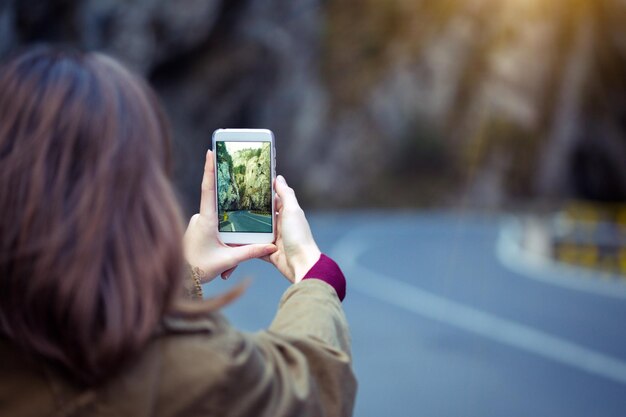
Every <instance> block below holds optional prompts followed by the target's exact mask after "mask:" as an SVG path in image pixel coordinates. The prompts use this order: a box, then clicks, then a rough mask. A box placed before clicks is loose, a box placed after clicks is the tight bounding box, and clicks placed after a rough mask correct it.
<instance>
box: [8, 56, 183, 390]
mask: <svg viewBox="0 0 626 417" xmlns="http://www.w3.org/2000/svg"><path fill="white" fill-rule="evenodd" d="M169 146H170V134H169V128H168V125H167V121H166V119H165V117H164V115H163V112H162V111H161V109H160V106H159V103H158V102H157V100H156V98H155V95H154V94H153V93H152V91H151V90H150V88H148V87H147V86H146V85H145V83H144V82H143V81H142V80H141V79H140V78H139V77H137V76H135V75H133V74H131V73H130V72H129V71H127V70H126V69H124V68H123V67H122V66H121V65H119V64H118V63H117V62H115V61H114V60H113V59H111V58H108V57H106V56H104V55H102V54H98V53H82V52H78V51H73V50H65V49H59V48H51V47H36V48H34V49H30V50H27V51H25V52H23V53H21V54H19V55H17V56H15V57H14V58H12V59H11V60H9V61H8V62H7V63H6V64H5V65H4V66H3V67H2V68H1V69H0V210H1V212H2V216H0V334H3V335H4V336H5V337H7V338H8V339H10V340H12V341H13V342H14V343H16V344H17V345H18V346H20V347H21V348H23V349H27V350H28V351H31V352H33V353H35V354H37V355H39V356H43V357H45V358H46V359H48V360H50V361H53V362H55V363H57V364H60V365H61V366H62V367H63V368H65V369H66V370H68V371H69V372H70V373H71V374H72V375H73V376H74V377H76V378H77V379H78V380H79V381H81V382H82V383H84V384H95V383H98V382H100V381H102V380H103V379H104V378H105V377H107V376H109V375H110V374H111V373H112V372H114V371H115V370H116V369H119V367H120V366H121V365H122V364H123V362H124V361H126V360H127V359H128V358H129V357H131V356H132V355H133V354H134V353H136V352H137V351H138V350H139V349H140V348H141V347H142V346H143V345H144V344H145V343H146V341H147V340H148V339H149V337H150V336H151V334H153V332H154V330H155V327H156V326H157V324H158V322H159V321H160V319H161V317H162V316H163V314H164V313H166V312H167V310H168V309H169V308H170V307H171V306H172V305H173V304H174V301H175V298H176V297H177V296H178V294H179V288H180V287H181V283H180V280H181V276H182V272H183V265H184V260H183V255H182V230H183V229H182V222H181V219H182V217H181V215H180V210H179V206H178V202H177V201H176V198H175V195H174V192H173V190H172V187H171V185H170V181H169V178H168V170H169V169H170V165H171V163H170V160H169V158H170V151H169Z"/></svg>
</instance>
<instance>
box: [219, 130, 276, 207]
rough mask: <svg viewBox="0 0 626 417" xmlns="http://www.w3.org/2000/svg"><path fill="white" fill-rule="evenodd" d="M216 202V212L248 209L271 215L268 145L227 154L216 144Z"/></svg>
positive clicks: (221, 146) (221, 144) (223, 148)
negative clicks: (217, 204) (217, 208)
mask: <svg viewBox="0 0 626 417" xmlns="http://www.w3.org/2000/svg"><path fill="white" fill-rule="evenodd" d="M217 147H218V148H217V153H218V166H217V182H218V203H219V210H220V213H221V212H223V211H232V210H252V211H256V212H263V213H271V210H272V193H271V185H270V181H271V159H270V158H271V156H270V155H271V153H270V146H269V143H267V144H263V146H262V147H261V148H257V149H241V150H239V151H235V152H232V153H229V152H228V150H227V149H226V146H225V145H224V143H223V142H218V143H217Z"/></svg>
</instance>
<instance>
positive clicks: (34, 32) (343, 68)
mask: <svg viewBox="0 0 626 417" xmlns="http://www.w3.org/2000/svg"><path fill="white" fill-rule="evenodd" d="M625 10H626V3H624V2H623V1H620V0H580V1H574V0H557V1H553V2H549V3H545V2H541V1H538V0H525V1H506V2H503V1H501V0H450V1H446V2H445V5H444V6H442V5H441V2H436V1H435V2H428V1H424V0H416V1H405V0H389V1H386V2H384V5H382V4H379V2H375V1H366V2H362V1H358V0H343V1H336V0H331V1H322V0H307V1H292V0H229V1H222V0H206V1H205V0H180V1H176V2H172V1H168V0H144V1H137V2H128V1H123V0H86V1H80V0H63V1H39V0H19V1H18V0H5V1H2V2H0V55H6V54H7V53H9V52H10V51H11V50H13V49H15V48H16V47H19V46H22V45H25V44H28V43H32V42H40V41H55V42H58V41H62V42H66V43H70V44H74V45H78V46H80V47H83V48H86V49H96V50H102V51H105V52H107V53H110V54H112V55H114V56H116V57H118V58H120V59H121V60H123V61H124V62H126V63H127V64H128V65H130V66H131V67H133V68H134V69H135V70H136V71H138V72H139V73H141V74H143V75H144V76H145V77H147V78H148V79H149V81H150V82H151V84H152V85H153V86H154V87H155V88H156V90H157V92H158V94H159V95H160V97H161V98H162V99H163V101H164V103H165V106H166V110H167V112H168V114H169V115H170V117H171V119H172V122H173V128H174V133H175V142H176V143H175V147H174V149H175V150H176V161H177V168H176V173H175V178H176V184H177V186H178V188H179V189H180V191H181V194H182V195H183V196H185V199H186V203H187V209H188V211H189V212H192V211H194V210H195V207H197V201H198V199H199V191H198V186H197V185H198V178H201V176H202V166H203V163H202V158H198V155H202V154H204V151H205V149H206V148H207V144H208V143H209V141H210V138H209V136H210V132H211V131H213V130H214V129H216V128H218V127H266V128H269V129H272V130H274V132H275V134H276V138H277V149H279V152H278V161H277V164H278V167H279V170H280V171H281V172H282V173H283V174H285V175H286V176H287V178H288V179H289V182H290V184H292V185H294V186H295V187H296V188H297V189H298V191H299V197H300V198H301V199H302V201H303V202H304V203H305V204H308V205H310V206H320V205H332V206H334V207H336V206H341V205H347V206H361V205H372V204H373V205H384V206H392V205H407V206H414V205H423V204H442V203H443V204H450V203H458V202H459V201H462V202H463V203H464V204H467V203H470V204H472V203H476V204H480V205H490V206H503V205H506V204H507V203H508V202H511V201H519V199H528V198H536V197H543V198H555V199H557V200H558V199H563V198H572V197H573V198H581V197H582V198H591V199H598V200H611V199H613V200H616V199H617V200H619V199H622V200H626V165H625V164H623V161H624V160H625V159H626V139H624V138H626V133H625V132H626V128H625V127H624V126H626V116H625V114H626V105H624V101H623V97H624V96H626V83H624V73H626V47H625V46H624V45H626V42H624V39H626V25H624V24H623V21H622V20H623V19H621V17H622V16H624V12H625ZM251 168H253V167H251ZM246 169H247V165H246ZM226 174H227V173H226V172H222V175H223V176H224V178H225V177H226ZM234 184H237V182H236V181H235V183H234ZM241 185H242V186H248V185H250V186H253V185H254V184H247V183H246V182H245V181H242V182H241ZM371 190H376V192H370V191H371ZM236 194H237V193H236V192H235V185H233V186H232V187H231V188H230V191H229V192H228V193H227V195H225V196H224V198H225V199H226V200H224V201H232V198H234V196H235V195H236ZM259 203H260V202H254V201H250V202H249V204H250V207H252V206H253V205H255V204H259ZM246 204H248V203H246Z"/></svg>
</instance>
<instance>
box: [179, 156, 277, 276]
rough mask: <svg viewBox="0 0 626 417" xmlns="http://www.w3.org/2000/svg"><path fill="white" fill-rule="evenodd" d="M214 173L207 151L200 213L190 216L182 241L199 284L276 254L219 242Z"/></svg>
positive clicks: (271, 250)
mask: <svg viewBox="0 0 626 417" xmlns="http://www.w3.org/2000/svg"><path fill="white" fill-rule="evenodd" d="M214 170H215V166H214V164H213V152H211V151H208V152H207V154H206V163H205V165H204V176H203V177H202V194H201V198H200V213H197V214H194V215H193V216H192V217H191V220H190V221H189V226H188V227H187V231H186V232H185V237H184V239H183V243H184V247H185V257H186V259H187V262H188V263H189V265H190V266H191V267H192V268H194V270H195V271H196V272H198V275H199V276H200V279H201V280H202V282H209V281H211V280H212V279H214V278H215V277H217V276H218V275H220V274H221V275H222V278H223V279H227V278H228V277H229V276H230V274H231V273H232V272H233V271H234V270H235V268H236V267H237V265H238V264H239V263H241V262H243V261H247V260H248V259H252V258H261V257H264V256H268V255H270V254H272V253H274V252H275V251H276V246H275V245H273V244H269V245H244V246H235V247H231V246H227V245H225V244H224V243H222V241H221V240H220V238H219V233H218V231H217V227H218V219H217V213H216V211H215V209H216V204H215V172H214Z"/></svg>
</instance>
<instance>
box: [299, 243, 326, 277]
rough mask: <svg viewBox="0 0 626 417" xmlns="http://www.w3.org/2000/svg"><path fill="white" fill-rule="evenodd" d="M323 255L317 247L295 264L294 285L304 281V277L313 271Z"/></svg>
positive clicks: (307, 251) (305, 253) (302, 255)
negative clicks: (312, 268)
mask: <svg viewBox="0 0 626 417" xmlns="http://www.w3.org/2000/svg"><path fill="white" fill-rule="evenodd" d="M321 255H322V252H321V251H320V250H319V249H318V248H317V247H313V248H310V249H308V250H306V251H304V252H303V253H302V254H301V255H300V256H299V257H298V260H297V261H296V262H295V263H294V267H293V272H294V281H293V282H294V284H297V283H298V282H300V281H302V278H304V275H305V274H306V273H307V272H308V271H309V270H310V269H311V267H313V265H315V263H316V262H317V261H318V260H319V259H320V256H321Z"/></svg>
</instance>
